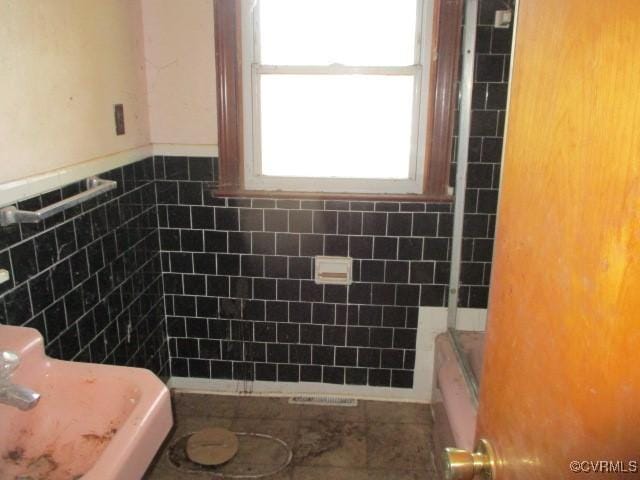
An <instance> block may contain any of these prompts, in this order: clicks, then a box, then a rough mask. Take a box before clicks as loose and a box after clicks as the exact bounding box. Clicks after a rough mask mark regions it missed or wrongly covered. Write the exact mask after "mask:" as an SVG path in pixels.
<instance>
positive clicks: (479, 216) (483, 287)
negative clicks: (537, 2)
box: [424, 0, 514, 308]
mask: <svg viewBox="0 0 640 480" xmlns="http://www.w3.org/2000/svg"><path fill="white" fill-rule="evenodd" d="M513 3H514V2H513V0H507V1H505V0H480V2H479V12H478V30H477V35H476V64H475V67H476V70H475V79H474V85H473V96H472V114H471V139H470V144H469V167H468V174H467V175H468V176H467V188H466V191H465V199H466V200H465V218H464V229H463V237H464V240H463V244H462V259H463V264H462V272H461V279H460V285H461V286H460V292H459V295H460V296H459V301H458V304H459V306H461V307H472V308H485V307H486V306H487V300H488V295H489V280H490V274H491V258H492V255H493V238H494V233H495V232H494V229H495V215H496V209H497V202H498V187H499V182H500V161H501V156H502V144H503V134H504V119H505V111H506V104H507V91H508V87H509V67H510V64H511V61H510V54H511V40H512V37H513V25H512V26H511V27H510V28H506V29H504V28H494V27H493V21H494V16H495V11H496V10H504V9H506V8H509V7H510V8H512V9H513V8H514V5H513ZM456 140H457V139H456ZM451 179H452V180H451V182H452V183H453V181H454V180H453V179H455V161H454V162H453V163H452V173H451ZM451 220H453V219H451ZM446 228H447V229H449V228H451V225H447V227H446ZM439 233H443V232H439ZM448 275H449V271H448V265H447V264H444V263H442V264H440V265H436V278H437V279H438V280H439V281H442V280H444V277H445V276H448ZM424 300H425V301H427V299H424Z"/></svg>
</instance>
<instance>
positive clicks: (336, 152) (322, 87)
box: [260, 75, 414, 179]
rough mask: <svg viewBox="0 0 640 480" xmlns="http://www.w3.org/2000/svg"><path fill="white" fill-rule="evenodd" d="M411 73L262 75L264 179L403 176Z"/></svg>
mask: <svg viewBox="0 0 640 480" xmlns="http://www.w3.org/2000/svg"><path fill="white" fill-rule="evenodd" d="M413 94H414V76H412V75H261V76H260V116H261V141H260V148H261V152H260V153H261V162H262V174H263V175H268V176H293V177H336V178H390V179H406V178H408V177H409V173H410V164H411V146H412V111H413Z"/></svg>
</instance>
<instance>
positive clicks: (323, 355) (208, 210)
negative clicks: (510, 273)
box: [155, 157, 491, 388]
mask: <svg viewBox="0 0 640 480" xmlns="http://www.w3.org/2000/svg"><path fill="white" fill-rule="evenodd" d="M212 160H213V167H212V168H210V169H209V170H207V167H208V166H207V165H205V164H202V163H197V162H201V161H202V159H187V158H175V157H164V158H163V157H155V164H156V172H164V178H158V180H157V192H158V217H159V220H158V224H159V227H160V248H161V250H162V266H163V272H164V288H165V309H166V313H167V329H168V335H169V346H170V354H171V372H172V375H174V376H179V377H204V378H225V379H238V380H246V379H248V380H251V379H255V380H273V381H275V380H277V381H289V382H298V381H305V382H324V383H335V384H345V383H346V384H353V385H370V386H385V387H389V386H392V387H400V388H411V387H412V386H413V368H414V362H415V355H416V352H415V349H416V338H417V332H416V329H417V325H418V307H419V306H421V305H423V306H443V305H444V303H445V291H446V285H447V283H448V275H449V261H448V259H449V249H450V236H451V227H452V220H453V219H452V214H451V204H450V203H413V202H386V201H385V202H382V201H381V202H369V201H332V200H291V199H264V198H220V197H216V196H212V191H213V187H214V185H215V182H213V183H211V182H209V181H207V180H208V179H210V178H212V176H215V171H216V170H217V168H216V167H217V161H216V160H215V159H212ZM203 175H204V176H203ZM488 233H489V215H486V214H485V215H479V214H474V215H471V216H469V218H468V221H467V223H466V226H465V235H466V236H467V237H468V238H470V239H471V240H472V241H473V240H474V239H478V240H481V241H479V242H477V243H476V244H475V245H474V248H475V250H476V255H477V256H479V257H480V258H482V259H485V258H490V256H491V251H490V241H488V238H487V237H488ZM483 248H489V250H488V251H482V249H483ZM316 255H338V256H350V257H352V258H353V259H354V260H353V261H354V264H353V272H354V283H353V284H352V285H351V286H349V287H347V286H340V285H324V286H323V285H317V284H316V283H315V282H314V280H313V257H314V256H316ZM477 272H479V273H477ZM483 272H484V262H483V261H481V262H473V261H470V262H465V267H464V272H463V279H464V281H465V282H466V284H467V285H468V286H467V287H466V288H469V289H475V288H478V289H480V291H481V293H480V295H478V296H477V298H480V302H481V303H482V302H484V301H485V299H486V294H485V293H484V290H486V288H487V287H486V286H485V285H483V282H484V278H483ZM474 282H475V283H477V286H474V285H470V284H473V283H474ZM474 298H476V297H475V296H474ZM479 306H485V305H484V304H482V305H479Z"/></svg>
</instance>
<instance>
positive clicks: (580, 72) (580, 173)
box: [478, 0, 640, 480]
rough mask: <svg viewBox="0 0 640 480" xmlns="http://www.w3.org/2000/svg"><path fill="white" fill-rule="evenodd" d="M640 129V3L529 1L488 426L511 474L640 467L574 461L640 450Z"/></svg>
mask: <svg viewBox="0 0 640 480" xmlns="http://www.w3.org/2000/svg"><path fill="white" fill-rule="evenodd" d="M639 139H640V1H638V0H612V1H602V0H561V1H559V0H521V1H520V4H519V12H518V16H517V28H516V40H515V55H514V70H513V79H512V92H511V100H510V107H509V113H508V122H507V135H506V144H505V160H504V167H503V179H502V190H501V198H500V204H499V209H498V225H497V235H496V249H495V259H494V270H493V288H492V292H491V296H490V302H489V323H488V331H487V345H486V354H485V363H484V375H483V380H482V382H483V383H482V385H481V392H480V407H479V424H478V437H485V438H487V439H489V440H490V441H491V442H492V443H493V446H494V447H495V450H496V452H497V454H498V457H499V460H500V462H501V464H500V465H499V467H498V475H497V480H507V479H518V480H530V479H550V480H555V479H561V478H635V477H636V475H637V476H640V473H638V474H636V475H625V474H622V473H617V474H616V473H614V474H611V473H609V474H602V475H598V474H593V473H591V474H588V475H587V474H586V473H585V474H580V473H578V474H576V473H572V471H571V469H570V466H571V465H570V462H571V461H598V460H607V461H609V460H611V461H631V460H640V140H639ZM574 467H575V465H574ZM604 468H610V469H616V468H618V469H624V468H626V469H627V470H629V469H633V468H634V464H633V463H630V464H624V463H623V464H609V465H608V467H605V466H604V465H603V464H600V466H598V465H596V466H595V469H596V470H598V469H604ZM578 469H581V470H589V469H592V466H589V465H587V464H584V463H582V464H580V465H579V466H578Z"/></svg>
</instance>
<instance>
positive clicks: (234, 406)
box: [145, 393, 439, 480]
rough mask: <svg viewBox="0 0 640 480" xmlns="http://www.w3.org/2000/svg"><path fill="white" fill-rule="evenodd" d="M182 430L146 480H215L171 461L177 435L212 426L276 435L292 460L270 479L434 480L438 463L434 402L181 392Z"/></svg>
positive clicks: (176, 397) (178, 407)
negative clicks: (313, 400) (306, 400)
mask: <svg viewBox="0 0 640 480" xmlns="http://www.w3.org/2000/svg"><path fill="white" fill-rule="evenodd" d="M173 400H174V409H175V417H176V427H175V430H174V432H173V433H172V436H171V439H170V440H169V441H168V442H167V443H166V446H165V451H163V452H161V453H160V454H159V455H158V457H157V459H156V463H155V464H154V465H153V466H152V467H151V468H150V470H149V472H148V473H147V476H146V477H145V480H169V479H192V480H211V479H212V478H214V479H215V478H216V477H212V475H211V473H185V472H182V471H180V470H178V469H176V468H175V467H174V466H173V465H171V463H170V462H169V460H168V459H167V455H166V449H167V448H168V446H169V445H172V444H173V443H174V442H175V441H176V440H177V439H178V438H180V437H182V436H183V435H186V434H187V433H190V432H194V431H196V430H198V429H200V428H204V427H208V426H219V427H225V428H229V429H231V430H233V431H245V432H246V431H251V432H256V433H266V434H269V435H273V436H276V437H278V438H280V439H282V440H284V441H285V442H287V443H288V444H289V445H290V446H292V447H293V461H292V462H291V465H290V466H289V467H288V468H287V469H286V470H284V471H282V472H280V473H278V474H276V475H272V476H270V477H266V480H316V479H318V480H319V479H323V480H325V479H331V480H361V479H362V480H418V479H420V480H429V479H434V480H436V479H438V478H439V477H438V476H437V474H436V471H435V468H434V464H433V447H432V445H433V443H432V440H431V428H432V422H431V416H430V414H429V407H428V406H427V405H417V404H410V403H395V402H394V403H391V402H373V401H360V402H358V406H357V407H324V406H307V405H305V406H301V405H291V404H289V403H288V401H287V399H286V398H261V397H236V396H222V395H205V394H190V393H174V395H173Z"/></svg>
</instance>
